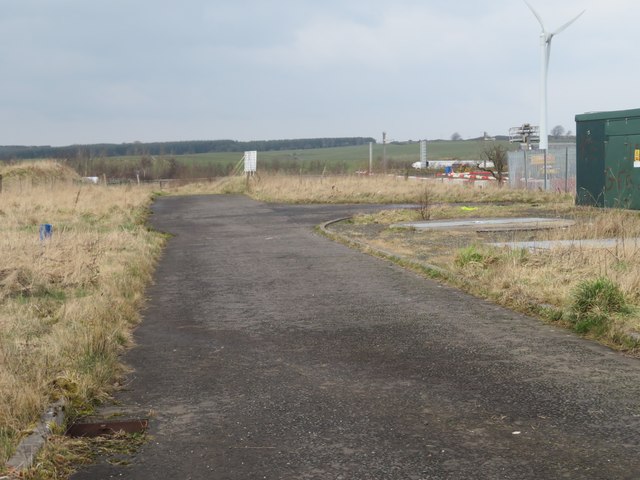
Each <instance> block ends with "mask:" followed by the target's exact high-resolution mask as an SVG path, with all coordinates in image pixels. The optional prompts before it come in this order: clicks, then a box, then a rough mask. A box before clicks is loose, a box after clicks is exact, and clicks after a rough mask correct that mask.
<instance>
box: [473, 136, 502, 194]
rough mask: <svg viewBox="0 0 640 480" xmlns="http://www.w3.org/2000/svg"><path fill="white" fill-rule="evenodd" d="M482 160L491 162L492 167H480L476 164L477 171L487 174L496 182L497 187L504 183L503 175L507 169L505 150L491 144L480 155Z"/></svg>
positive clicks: (496, 144)
mask: <svg viewBox="0 0 640 480" xmlns="http://www.w3.org/2000/svg"><path fill="white" fill-rule="evenodd" d="M480 156H481V157H482V159H483V160H486V161H487V162H491V163H492V164H493V167H488V166H484V167H483V166H481V165H480V164H478V169H479V170H480V171H482V172H489V173H490V174H491V175H492V176H493V178H495V179H496V180H497V181H498V185H499V186H502V184H503V182H504V177H505V173H506V172H507V168H508V167H509V154H508V152H507V149H506V148H505V147H503V146H502V145H500V144H499V143H491V144H490V145H487V146H486V147H485V148H484V150H482V153H481V154H480Z"/></svg>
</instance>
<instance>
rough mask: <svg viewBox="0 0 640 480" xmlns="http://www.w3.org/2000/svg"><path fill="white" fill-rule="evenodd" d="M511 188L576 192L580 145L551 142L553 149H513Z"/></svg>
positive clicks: (510, 160)
mask: <svg viewBox="0 0 640 480" xmlns="http://www.w3.org/2000/svg"><path fill="white" fill-rule="evenodd" d="M509 186H510V187H511V188H518V189H528V190H543V191H545V190H546V191H552V192H565V193H575V192H576V146H575V145H573V144H572V145H550V146H549V150H547V151H546V152H545V151H544V150H519V151H517V152H509Z"/></svg>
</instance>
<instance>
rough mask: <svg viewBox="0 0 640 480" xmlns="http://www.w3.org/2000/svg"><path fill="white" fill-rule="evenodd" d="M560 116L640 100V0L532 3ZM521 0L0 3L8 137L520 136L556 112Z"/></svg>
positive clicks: (2, 115)
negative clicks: (517, 129)
mask: <svg viewBox="0 0 640 480" xmlns="http://www.w3.org/2000/svg"><path fill="white" fill-rule="evenodd" d="M530 3H531V4H532V5H533V6H534V8H535V9H536V10H537V12H538V13H539V14H540V15H541V17H542V18H543V20H544V22H545V25H546V27H547V29H548V30H550V31H553V30H555V29H556V28H558V27H559V26H561V25H562V24H564V23H565V22H567V21H568V20H570V19H571V18H573V17H574V16H575V15H577V14H578V13H580V12H581V11H582V10H586V12H585V13H584V15H583V16H582V17H580V18H579V19H578V20H577V21H576V22H575V23H574V24H573V25H571V26H570V27H569V28H568V29H567V30H565V31H564V32H562V33H561V34H559V35H558V36H556V37H554V39H553V42H552V49H551V59H550V66H549V80H548V82H549V83H548V85H549V87H548V88H549V93H548V101H549V116H548V118H549V120H548V126H549V129H551V128H552V127H553V126H555V125H562V126H563V127H564V128H565V129H566V130H571V131H575V120H574V117H575V115H576V114H579V113H585V112H591V111H607V110H622V109H631V108H638V107H640V100H639V99H638V97H639V96H640V89H639V88H638V84H639V82H638V78H639V77H640V61H639V60H640V55H639V54H638V51H637V44H638V39H637V33H636V32H637V29H638V22H639V21H640V2H638V1H637V0H633V1H632V0H607V1H604V0H598V1H595V0H530ZM539 34H540V24H539V23H538V21H537V20H536V18H535V17H534V16H533V14H532V13H531V11H530V10H529V9H528V7H527V6H526V4H525V3H524V1H522V0H485V1H484V2H477V1H475V0H474V1H471V0H456V1H452V0H394V1H393V2H391V1H385V2H383V1H379V0H366V1H365V0H322V1H319V0H209V1H205V0H180V1H177V0H171V1H170V0H91V1H87V0H55V1H53V0H0V145H55V146H60V145H71V144H87V143H123V142H134V141H141V142H152V141H177V140H216V139H234V140H269V139H287V138H315V137H348V136H365V137H374V138H376V139H377V140H378V141H381V138H382V132H383V131H385V132H387V138H388V139H389V140H391V141H393V140H396V141H404V140H418V139H428V140H433V139H438V138H444V139H448V138H450V137H451V135H452V134H453V133H454V132H458V133H459V134H460V135H461V136H462V137H463V138H473V137H478V136H481V135H483V132H485V131H486V132H488V133H489V134H490V135H506V134H507V133H508V130H509V128H510V127H514V126H518V125H521V124H522V123H532V124H534V125H538V124H539V117H540V107H539V105H540V71H541V65H540V39H539Z"/></svg>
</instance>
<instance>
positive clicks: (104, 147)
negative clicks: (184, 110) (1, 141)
mask: <svg viewBox="0 0 640 480" xmlns="http://www.w3.org/2000/svg"><path fill="white" fill-rule="evenodd" d="M369 142H374V143H375V139H373V138H369V137H341V138H302V139H295V140H256V141H250V142H239V141H236V140H196V141H182V142H153V143H141V142H134V143H121V144H111V143H104V144H93V145H70V146H67V147H51V146H47V145H45V146H0V160H5V161H7V160H28V159H36V158H55V159H68V160H70V159H72V158H74V157H92V158H96V157H121V156H132V155H194V154H200V153H213V152H244V151H248V150H258V151H262V152H268V151H277V150H305V149H312V148H331V147H350V146H354V145H364V144H368V143H369Z"/></svg>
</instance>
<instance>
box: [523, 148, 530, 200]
mask: <svg viewBox="0 0 640 480" xmlns="http://www.w3.org/2000/svg"><path fill="white" fill-rule="evenodd" d="M522 156H523V158H524V188H525V189H526V190H529V178H528V177H529V175H528V174H527V151H526V150H523V151H522Z"/></svg>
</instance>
